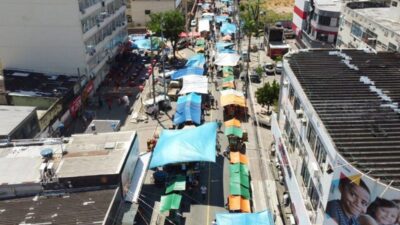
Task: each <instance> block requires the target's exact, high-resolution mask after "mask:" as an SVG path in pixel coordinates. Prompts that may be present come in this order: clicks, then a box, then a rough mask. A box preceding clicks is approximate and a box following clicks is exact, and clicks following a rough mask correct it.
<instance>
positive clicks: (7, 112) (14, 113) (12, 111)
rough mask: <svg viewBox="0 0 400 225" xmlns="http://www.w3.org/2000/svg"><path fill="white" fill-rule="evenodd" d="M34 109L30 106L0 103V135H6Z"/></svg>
mask: <svg viewBox="0 0 400 225" xmlns="http://www.w3.org/2000/svg"><path fill="white" fill-rule="evenodd" d="M34 110H35V107H30V106H8V105H0V121H1V126H0V136H8V135H9V134H10V133H11V132H12V131H13V130H14V129H15V128H16V127H17V126H18V125H19V124H21V123H22V121H24V120H25V119H26V117H27V116H29V114H31V113H32V112H33V111H34Z"/></svg>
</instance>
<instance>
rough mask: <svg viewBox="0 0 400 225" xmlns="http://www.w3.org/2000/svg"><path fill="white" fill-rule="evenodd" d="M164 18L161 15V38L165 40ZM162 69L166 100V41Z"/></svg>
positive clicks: (165, 98)
mask: <svg viewBox="0 0 400 225" xmlns="http://www.w3.org/2000/svg"><path fill="white" fill-rule="evenodd" d="M163 30H164V18H162V17H161V40H162V41H163V42H164V32H163ZM162 51H163V52H162V70H163V76H164V79H163V86H164V101H166V100H167V87H166V77H165V43H164V48H163V50H162Z"/></svg>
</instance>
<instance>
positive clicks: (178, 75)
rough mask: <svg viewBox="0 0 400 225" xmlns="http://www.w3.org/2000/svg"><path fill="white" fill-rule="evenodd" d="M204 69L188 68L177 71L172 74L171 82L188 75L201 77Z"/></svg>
mask: <svg viewBox="0 0 400 225" xmlns="http://www.w3.org/2000/svg"><path fill="white" fill-rule="evenodd" d="M203 73H204V69H203V68H200V67H188V68H184V69H180V70H177V71H176V72H175V73H173V74H172V76H171V77H172V79H173V80H178V79H180V78H182V77H184V76H188V75H198V76H203Z"/></svg>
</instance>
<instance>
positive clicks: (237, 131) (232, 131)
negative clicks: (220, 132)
mask: <svg viewBox="0 0 400 225" xmlns="http://www.w3.org/2000/svg"><path fill="white" fill-rule="evenodd" d="M224 134H225V135H226V136H235V137H238V138H242V137H243V130H242V128H240V127H235V126H231V127H225V132H224Z"/></svg>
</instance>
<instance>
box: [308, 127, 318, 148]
mask: <svg viewBox="0 0 400 225" xmlns="http://www.w3.org/2000/svg"><path fill="white" fill-rule="evenodd" d="M316 138H317V136H316V134H315V129H314V127H313V126H312V124H311V123H309V125H308V130H307V140H308V143H309V145H310V147H311V150H312V151H314V149H315V145H316Z"/></svg>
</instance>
